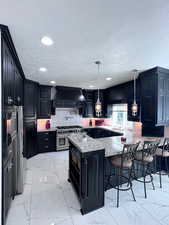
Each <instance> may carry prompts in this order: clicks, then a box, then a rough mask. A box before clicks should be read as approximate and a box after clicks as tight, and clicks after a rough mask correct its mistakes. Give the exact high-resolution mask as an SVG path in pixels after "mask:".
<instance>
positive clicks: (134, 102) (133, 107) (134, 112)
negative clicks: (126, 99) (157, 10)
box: [131, 70, 138, 116]
mask: <svg viewBox="0 0 169 225" xmlns="http://www.w3.org/2000/svg"><path fill="white" fill-rule="evenodd" d="M137 72H138V71H137V70H133V73H134V101H133V104H132V107H131V110H132V115H133V116H137V112H138V105H137V103H136V76H137Z"/></svg>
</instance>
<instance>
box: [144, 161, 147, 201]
mask: <svg viewBox="0 0 169 225" xmlns="http://www.w3.org/2000/svg"><path fill="white" fill-rule="evenodd" d="M143 179H144V195H145V198H147V190H146V170H145V163H143Z"/></svg>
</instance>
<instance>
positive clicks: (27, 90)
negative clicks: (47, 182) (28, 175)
mask: <svg viewBox="0 0 169 225" xmlns="http://www.w3.org/2000/svg"><path fill="white" fill-rule="evenodd" d="M38 94H39V92H38V83H36V82H33V81H31V80H25V83H24V156H25V157H26V158H30V157H32V156H34V155H36V154H37V122H36V119H37V108H38V107H37V105H38Z"/></svg>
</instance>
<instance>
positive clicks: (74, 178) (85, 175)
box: [69, 144, 105, 214]
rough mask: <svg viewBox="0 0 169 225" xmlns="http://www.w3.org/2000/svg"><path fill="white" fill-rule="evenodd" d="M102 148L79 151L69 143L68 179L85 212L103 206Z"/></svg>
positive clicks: (82, 210) (83, 212)
mask: <svg viewBox="0 0 169 225" xmlns="http://www.w3.org/2000/svg"><path fill="white" fill-rule="evenodd" d="M104 153H105V151H104V150H100V151H95V152H90V153H81V152H80V151H79V150H78V149H76V147H75V146H74V145H72V144H70V151H69V181H70V182H71V183H72V185H73V187H74V189H75V191H76V193H77V195H78V198H79V201H80V205H81V213H82V214H86V213H89V212H91V211H93V210H96V209H98V208H100V207H103V206H104Z"/></svg>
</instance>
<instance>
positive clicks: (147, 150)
mask: <svg viewBox="0 0 169 225" xmlns="http://www.w3.org/2000/svg"><path fill="white" fill-rule="evenodd" d="M158 145H159V140H156V141H144V143H143V149H142V150H141V151H138V152H136V153H135V156H134V159H135V161H136V165H137V169H136V168H134V178H135V180H137V181H139V182H143V183H144V194H145V198H147V190H146V183H152V187H153V189H154V190H155V186H154V183H153V176H152V172H153V169H154V167H153V160H154V156H155V154H156V150H157V148H158ZM139 164H140V166H141V167H142V170H141V173H142V177H143V180H141V179H140V178H138V177H140V175H141V174H138V172H139ZM134 167H135V166H134ZM136 170H137V175H136V173H135V172H136ZM147 175H149V176H150V179H149V180H148V179H146V176H147Z"/></svg>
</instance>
